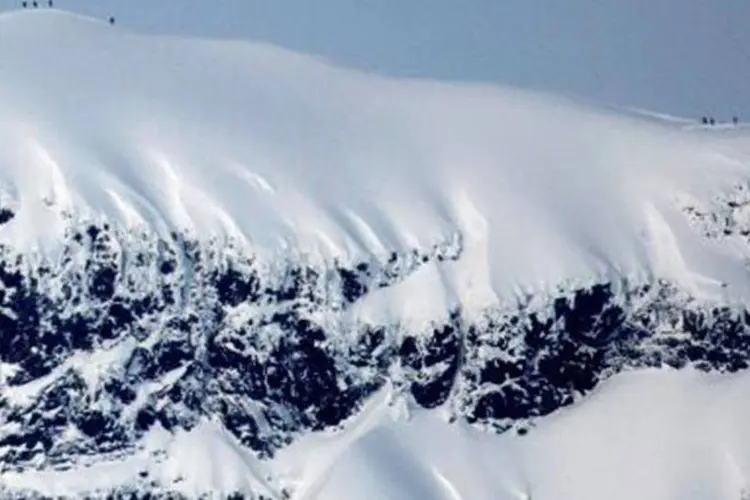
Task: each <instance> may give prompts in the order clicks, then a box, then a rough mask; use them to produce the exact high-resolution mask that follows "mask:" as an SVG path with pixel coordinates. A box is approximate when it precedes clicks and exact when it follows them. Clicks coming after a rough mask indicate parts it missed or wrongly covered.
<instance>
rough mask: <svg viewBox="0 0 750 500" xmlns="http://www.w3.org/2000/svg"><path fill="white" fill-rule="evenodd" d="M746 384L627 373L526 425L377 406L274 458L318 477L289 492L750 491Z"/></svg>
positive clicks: (580, 495)
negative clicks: (480, 425)
mask: <svg viewBox="0 0 750 500" xmlns="http://www.w3.org/2000/svg"><path fill="white" fill-rule="evenodd" d="M748 390H750V375H748V374H742V375H734V376H727V375H706V374H701V373H697V372H691V371H687V372H665V371H655V370H654V371H641V372H631V373H625V374H621V375H618V376H616V377H614V378H613V379H611V380H610V381H609V382H607V383H605V384H603V385H602V386H600V387H599V388H598V389H597V390H596V391H595V393H594V394H593V396H592V397H590V398H589V399H588V400H586V401H584V402H582V403H580V404H579V405H576V406H574V407H572V408H568V409H566V410H563V411H560V412H558V413H556V414H554V415H552V416H550V417H548V418H547V419H545V420H542V421H541V422H540V424H539V425H538V427H536V428H534V429H532V430H531V431H530V432H529V434H527V435H525V436H518V435H516V434H513V433H506V434H504V435H501V436H497V435H489V434H485V433H481V432H478V431H475V430H472V429H470V428H467V427H466V426H464V425H462V424H448V423H446V422H444V421H442V420H441V419H440V418H439V417H438V416H437V415H436V414H435V413H434V412H424V411H422V412H417V413H415V414H414V415H413V417H412V418H411V420H409V421H404V420H393V419H392V418H391V417H390V413H389V412H388V411H385V409H384V408H380V409H378V408H375V409H370V410H369V411H368V412H365V413H363V414H362V416H361V418H362V419H364V420H365V422H358V423H356V424H353V425H352V429H353V430H352V431H347V432H344V433H342V434H341V435H339V436H338V437H337V439H338V441H337V439H332V438H329V439H328V440H324V441H321V442H318V443H317V445H318V447H317V448H316V447H315V446H311V445H310V442H311V441H314V440H313V439H309V440H306V441H305V440H303V441H300V442H298V443H295V444H293V445H292V447H291V448H289V449H287V450H285V451H284V452H282V454H281V455H280V457H279V459H278V461H277V462H276V463H275V464H274V465H275V466H276V468H277V470H278V471H279V472H277V473H278V474H281V473H282V472H283V471H285V470H287V469H288V468H289V467H292V466H298V464H304V466H303V467H301V470H297V474H298V475H299V477H301V478H302V483H301V484H306V485H307V484H315V488H298V489H296V490H295V491H296V493H295V495H293V496H292V498H293V499H294V500H302V499H321V500H323V499H325V500H336V499H347V498H352V495H356V497H357V498H361V499H363V500H370V499H373V500H375V499H382V498H388V499H404V500H406V499H414V498H432V499H441V500H454V499H463V500H468V499H471V500H482V499H488V500H489V499H495V500H521V499H525V500H531V499H533V500H601V499H603V498H606V499H608V500H632V499H634V498H638V499H642V500H667V499H675V498H680V499H690V500H725V499H726V500H737V499H740V498H744V497H742V496H741V495H742V494H743V493H744V494H748V493H749V492H750V490H748V491H745V488H747V487H748V478H750V453H749V452H748V449H750V432H748V428H747V421H748V419H749V418H750V403H748V400H747V398H746V397H744V395H745V394H746V393H747V391H748ZM381 404H384V403H381ZM362 427H365V428H367V429H368V431H367V432H366V433H362V432H361V431H360V430H359V429H361V428H362ZM350 432H351V433H354V434H355V435H356V439H354V440H352V439H351V436H350V434H349V433H350ZM339 443H345V445H346V449H345V451H343V452H342V450H341V448H340V447H339V446H338V444H339ZM310 457H315V459H314V460H311V459H310ZM305 459H307V461H305ZM321 464H324V465H325V467H323V468H322V467H321V466H320V465H321ZM355 492H356V493H355Z"/></svg>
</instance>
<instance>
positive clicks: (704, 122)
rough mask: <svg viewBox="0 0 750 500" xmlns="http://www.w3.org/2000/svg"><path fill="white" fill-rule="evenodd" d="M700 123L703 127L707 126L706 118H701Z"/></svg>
mask: <svg viewBox="0 0 750 500" xmlns="http://www.w3.org/2000/svg"><path fill="white" fill-rule="evenodd" d="M701 123H702V124H703V125H708V117H707V116H704V117H703V118H701Z"/></svg>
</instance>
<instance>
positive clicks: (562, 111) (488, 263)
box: [0, 10, 750, 307]
mask: <svg viewBox="0 0 750 500" xmlns="http://www.w3.org/2000/svg"><path fill="white" fill-rule="evenodd" d="M0 60H2V61H3V71H2V75H0V179H2V189H3V197H2V199H4V200H5V199H9V200H12V205H13V206H14V207H15V208H17V210H18V215H17V218H16V219H15V220H14V221H13V222H11V223H10V224H8V225H7V227H3V228H2V230H1V231H0V239H2V240H3V241H10V242H12V243H13V245H15V246H17V247H19V248H42V249H54V247H55V245H56V243H57V241H59V238H58V236H59V234H60V231H61V230H62V226H63V224H64V223H65V222H64V221H63V219H61V217H60V214H61V213H63V212H71V213H73V214H75V215H76V217H84V218H85V217H98V216H106V217H108V218H111V219H114V220H116V221H119V222H120V223H121V224H122V225H123V226H124V227H132V226H144V225H145V226H146V227H149V228H151V229H153V230H156V231H159V232H166V231H168V230H170V229H174V228H178V229H185V230H189V231H192V232H193V233H195V234H196V235H197V236H199V237H202V238H208V237H210V236H211V235H219V236H222V235H229V236H232V237H234V238H236V239H237V240H238V241H240V242H246V243H247V244H249V245H251V248H252V251H254V252H257V253H260V254H261V255H266V256H273V255H275V254H277V253H286V252H294V253H302V254H306V255H308V256H309V258H323V259H328V258H332V257H340V258H343V259H345V260H347V259H354V258H357V257H362V256H369V255H370V254H374V255H375V256H377V257H379V258H383V257H384V256H385V255H386V254H387V253H389V252H390V251H392V250H399V249H402V248H407V249H409V248H412V247H419V248H422V249H429V248H430V246H431V245H434V244H436V243H439V242H441V241H443V240H445V239H446V238H447V237H448V236H450V235H453V234H456V233H457V232H458V233H461V234H462V235H463V236H464V238H465V244H466V245H467V247H471V248H473V249H475V250H474V252H475V253H476V252H478V254H477V255H478V258H476V259H474V258H472V259H468V258H467V259H463V260H462V261H460V262H459V263H457V264H452V265H451V267H452V269H451V270H450V272H449V273H448V272H447V271H446V273H447V274H446V276H448V277H447V278H445V279H443V280H442V281H443V283H444V285H443V286H444V287H445V288H447V290H446V291H445V292H444V295H445V296H446V297H448V298H450V300H455V301H459V302H462V303H463V305H464V306H467V307H471V306H472V305H473V304H474V301H475V300H480V301H484V302H491V301H495V300H498V299H500V300H503V299H513V298H514V297H515V296H516V295H518V294H522V293H526V292H533V291H545V290H550V289H553V288H554V287H556V286H558V285H559V284H560V283H565V282H570V281H580V282H587V281H590V280H592V279H595V278H599V277H618V276H629V277H648V276H652V275H657V276H660V277H666V278H672V279H675V280H678V281H679V282H680V283H683V284H685V285H686V287H689V288H691V289H693V288H694V287H695V286H697V287H698V288H700V287H702V286H703V285H701V283H704V282H708V283H713V282H721V283H728V284H729V285H730V286H729V287H727V288H726V289H725V290H724V291H723V292H722V293H723V294H724V295H729V296H731V297H732V298H734V299H736V300H742V299H743V298H748V297H750V287H749V286H748V283H750V280H747V279H746V278H747V273H746V270H745V266H744V260H745V257H744V256H741V255H739V254H738V255H733V254H727V253H726V252H725V251H724V252H723V253H722V251H720V250H717V249H715V248H710V247H706V246H705V245H703V243H702V242H701V236H700V235H699V234H698V233H697V232H695V231H692V230H691V229H690V228H686V227H685V228H682V227H680V224H683V223H684V221H682V215H681V214H680V213H679V212H678V208H679V207H678V206H677V204H676V201H675V200H677V199H684V198H685V197H687V196H693V197H699V198H706V197H709V196H712V195H715V194H717V193H720V192H721V191H722V190H724V189H727V188H728V187H730V186H731V185H732V184H734V183H738V182H746V181H747V180H748V178H749V177H750V175H749V174H750V171H749V170H748V167H747V162H748V159H749V158H750V132H748V131H747V130H742V129H731V130H727V131H726V132H725V133H726V134H727V135H728V136H731V139H730V138H729V137H727V138H725V139H722V138H721V134H722V133H723V132H719V131H712V132H711V133H710V134H709V133H705V131H699V130H692V131H691V130H684V127H683V126H682V125H681V124H676V123H673V122H670V121H666V120H662V121H654V120H651V119H647V118H643V117H639V116H632V114H627V113H625V112H617V111H611V110H605V109H597V108H594V107H591V106H588V105H582V104H578V103H575V102H573V101H570V100H567V99H564V98H558V97H555V96H549V95H544V94H537V93H532V92H524V91H520V90H516V89H508V88H499V87H490V86H480V85H470V84H445V83H438V82H433V81H426V80H391V79H386V78H382V77H378V76H373V75H368V74H364V73H360V72H356V71H351V70H347V69H343V68H339V67H334V66H332V65H330V64H327V63H326V62H324V61H320V60H318V59H315V58H312V57H308V56H304V55H300V54H295V53H292V52H288V51H285V50H282V49H279V48H276V47H272V46H267V45H263V44H259V43H249V42H228V41H203V40H189V39H179V38H169V37H154V36H145V35H139V34H134V33H129V32H127V31H124V30H121V29H120V28H116V27H112V26H108V25H105V24H103V23H99V22H96V21H93V20H89V19H85V18H79V17H75V16H73V15H70V14H65V13H62V12H58V11H52V10H50V11H44V12H20V13H19V12H16V13H12V14H6V15H2V16H0ZM660 221H666V225H665V224H662V223H661V222H660ZM662 244H666V245H667V247H666V248H661V247H660V245H662ZM674 245H676V246H677V248H680V249H684V248H687V247H689V248H699V249H700V250H699V251H694V252H692V253H689V254H688V253H685V252H682V253H681V254H680V255H679V257H680V259H679V260H678V261H677V262H679V263H680V264H679V266H675V265H673V264H670V265H666V266H665V262H671V259H672V257H675V256H676V255H675V253H674V251H672V250H670V248H672V247H673V246H674ZM665 252H666V253H665ZM717 254H719V255H720V259H719V260H721V262H722V264H721V265H719V266H716V265H714V262H715V261H716V260H717V259H716V258H715V257H716V255H717ZM696 276H700V277H702V278H705V280H704V279H702V278H701V279H696ZM469 283H470V284H469ZM438 288H439V287H438ZM710 292H711V293H713V286H711V291H710ZM438 293H443V292H440V291H438ZM393 300H398V297H396V298H394V299H393Z"/></svg>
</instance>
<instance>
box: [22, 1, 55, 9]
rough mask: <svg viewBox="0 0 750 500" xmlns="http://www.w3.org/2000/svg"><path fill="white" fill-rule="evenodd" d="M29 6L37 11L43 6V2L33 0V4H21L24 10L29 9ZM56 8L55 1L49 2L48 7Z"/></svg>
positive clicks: (26, 2) (24, 2)
mask: <svg viewBox="0 0 750 500" xmlns="http://www.w3.org/2000/svg"><path fill="white" fill-rule="evenodd" d="M29 6H31V7H32V8H34V9H36V8H37V7H40V6H41V2H39V1H38V0H32V1H31V2H29V1H27V0H23V1H22V2H21V7H22V8H24V9H25V8H27V7H29ZM54 6H55V3H54V1H53V0H47V7H54Z"/></svg>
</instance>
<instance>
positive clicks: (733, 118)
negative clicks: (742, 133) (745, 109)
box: [732, 116, 740, 125]
mask: <svg viewBox="0 0 750 500" xmlns="http://www.w3.org/2000/svg"><path fill="white" fill-rule="evenodd" d="M732 123H734V124H735V125H737V124H738V123H740V119H739V118H737V117H736V116H734V117H732Z"/></svg>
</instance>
